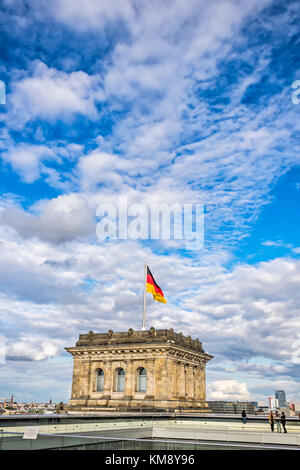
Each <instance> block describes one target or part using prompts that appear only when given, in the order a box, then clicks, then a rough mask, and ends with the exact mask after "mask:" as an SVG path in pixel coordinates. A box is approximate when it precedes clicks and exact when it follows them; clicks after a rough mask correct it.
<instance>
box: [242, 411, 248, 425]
mask: <svg viewBox="0 0 300 470" xmlns="http://www.w3.org/2000/svg"><path fill="white" fill-rule="evenodd" d="M242 419H243V424H246V423H247V415H246V411H245V410H243V411H242Z"/></svg>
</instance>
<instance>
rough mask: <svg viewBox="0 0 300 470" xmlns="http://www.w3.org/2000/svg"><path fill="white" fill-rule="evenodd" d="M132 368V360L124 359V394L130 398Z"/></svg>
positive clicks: (132, 381) (132, 379)
mask: <svg viewBox="0 0 300 470" xmlns="http://www.w3.org/2000/svg"><path fill="white" fill-rule="evenodd" d="M132 368H133V363H132V360H126V361H125V369H126V370H125V372H126V375H125V395H126V397H127V398H132V396H133V391H134V379H135V377H134V376H133V373H132Z"/></svg>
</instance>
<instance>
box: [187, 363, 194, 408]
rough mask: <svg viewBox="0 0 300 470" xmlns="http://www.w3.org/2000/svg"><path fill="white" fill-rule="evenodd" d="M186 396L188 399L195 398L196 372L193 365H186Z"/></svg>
mask: <svg viewBox="0 0 300 470" xmlns="http://www.w3.org/2000/svg"><path fill="white" fill-rule="evenodd" d="M186 396H187V399H188V400H191V399H192V400H193V399H194V373H193V366H191V365H189V364H187V366H186Z"/></svg>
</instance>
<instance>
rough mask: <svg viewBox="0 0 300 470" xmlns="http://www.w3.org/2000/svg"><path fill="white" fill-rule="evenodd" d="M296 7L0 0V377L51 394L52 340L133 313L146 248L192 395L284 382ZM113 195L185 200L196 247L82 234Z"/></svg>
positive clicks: (115, 323)
mask: <svg viewBox="0 0 300 470" xmlns="http://www.w3.org/2000/svg"><path fill="white" fill-rule="evenodd" d="M299 19H300V17H299V4H298V2H296V1H284V2H283V1H277V2H272V1H270V0H263V1H258V0H248V1H240V0H239V1H237V0H227V1H224V2H218V1H212V2H209V4H207V2H204V1H202V0H186V1H185V2H181V1H179V0H175V1H172V2H171V1H169V0H165V1H164V2H161V1H158V0H151V1H144V0H142V1H137V0H123V1H122V2H119V1H117V0H111V1H110V2H106V1H102V0H97V1H96V0H85V1H83V0H72V1H71V0H53V1H52V2H51V3H50V5H49V2H46V1H44V0H39V1H37V0H27V1H26V0H3V1H2V3H1V7H0V24H1V27H0V35H1V36H0V44H1V47H0V57H1V61H0V80H2V81H3V82H4V83H5V85H6V104H2V105H0V178H1V180H0V183H1V194H0V242H1V243H0V252H1V264H0V286H1V288H0V326H1V330H0V335H1V338H2V343H3V344H5V350H6V360H5V363H4V364H0V375H1V381H0V394H1V396H8V397H10V396H11V394H12V393H13V394H14V396H15V397H16V399H19V400H22V399H26V400H48V399H49V398H50V396H51V397H52V398H53V400H57V401H61V400H64V401H66V400H67V399H68V398H69V396H70V387H71V375H72V358H71V357H69V356H68V354H67V353H66V352H65V351H64V347H65V346H71V345H73V344H74V343H75V341H76V339H77V337H78V335H79V334H80V333H85V332H87V331H89V330H94V331H97V332H103V331H107V330H108V329H113V330H115V331H120V330H124V329H125V330H127V329H128V328H135V329H139V328H140V326H141V309H142V289H143V263H144V260H145V259H147V261H148V263H149V265H150V267H151V270H152V272H153V274H154V275H155V277H156V280H157V282H158V283H159V284H160V286H161V287H162V289H163V291H164V293H165V295H166V297H167V299H168V303H167V304H165V305H161V304H158V305H156V304H154V303H153V301H152V299H151V296H149V298H148V299H147V301H148V319H147V322H148V326H149V327H150V326H155V327H156V328H171V327H172V328H173V329H174V330H175V331H182V332H183V333H184V334H191V335H192V336H193V337H199V339H200V341H202V342H203V345H204V348H205V350H207V351H208V352H209V353H210V354H213V355H214V356H215V358H214V359H213V360H212V361H211V363H209V365H208V368H207V395H208V399H240V400H243V399H249V400H258V401H261V402H264V401H265V402H266V398H267V397H268V396H270V395H273V394H274V391H275V389H284V390H285V391H286V393H287V397H288V399H290V400H291V401H300V393H299V376H300V374H299V364H300V353H299V349H300V323H299V309H300V296H299V282H300V260H299V255H300V243H299V239H300V237H299V235H300V222H299V220H300V219H299V203H300V161H299V150H300V146H299V109H300V105H296V104H294V103H293V102H292V93H293V91H294V90H293V88H292V83H293V82H294V81H295V80H299V79H300V71H299V37H300V36H299ZM120 196H123V197H125V196H126V197H127V198H128V202H129V204H135V203H143V204H145V206H147V207H149V206H150V205H151V204H152V203H166V204H174V203H179V204H181V205H183V204H186V203H190V204H197V203H201V204H203V205H204V207H205V232H204V246H203V249H201V250H195V251H189V250H186V249H185V246H184V245H183V244H182V243H181V242H178V243H177V242H175V241H174V240H171V241H169V242H168V241H154V240H146V241H141V240H122V241H120V240H116V241H114V240H106V241H101V240H99V239H98V238H97V236H96V224H97V218H96V210H97V207H98V206H99V204H101V203H110V204H117V201H118V198H119V197H120ZM133 254H134V256H133ZM2 362H3V361H2Z"/></svg>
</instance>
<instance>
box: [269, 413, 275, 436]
mask: <svg viewBox="0 0 300 470" xmlns="http://www.w3.org/2000/svg"><path fill="white" fill-rule="evenodd" d="M269 423H270V426H271V431H272V432H274V424H275V418H274V415H273V411H270V414H269Z"/></svg>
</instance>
